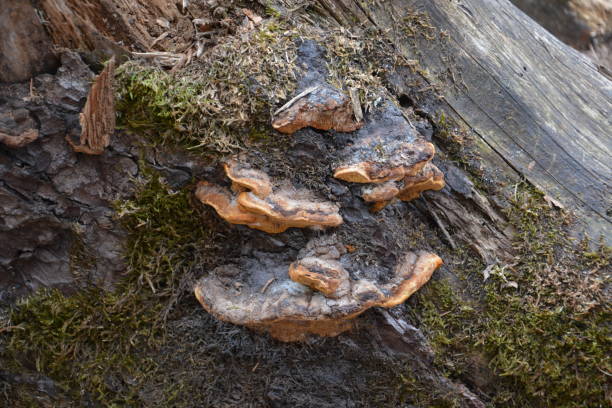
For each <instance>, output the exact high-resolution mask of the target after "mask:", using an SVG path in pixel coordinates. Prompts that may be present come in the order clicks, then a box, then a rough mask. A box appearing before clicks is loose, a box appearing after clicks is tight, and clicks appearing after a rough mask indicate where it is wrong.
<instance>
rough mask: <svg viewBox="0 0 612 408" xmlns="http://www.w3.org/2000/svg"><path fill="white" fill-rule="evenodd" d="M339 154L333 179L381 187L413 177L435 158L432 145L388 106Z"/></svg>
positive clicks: (394, 108)
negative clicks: (380, 184)
mask: <svg viewBox="0 0 612 408" xmlns="http://www.w3.org/2000/svg"><path fill="white" fill-rule="evenodd" d="M353 140H354V142H353V144H351V145H349V146H347V147H346V148H344V149H343V150H342V151H341V153H340V157H341V159H340V163H339V164H338V165H337V166H336V168H335V170H334V177H335V178H337V179H340V180H344V181H348V182H352V183H382V182H385V181H390V180H395V181H399V180H401V179H403V178H404V177H406V176H414V175H415V174H417V173H418V172H419V171H420V170H421V169H422V168H423V167H424V166H425V164H427V163H428V162H429V161H430V160H431V159H432V158H433V156H434V154H435V147H434V145H433V144H431V143H429V142H427V141H426V140H424V139H423V138H421V137H419V136H417V132H416V130H415V129H414V128H413V127H412V126H411V125H410V124H409V123H408V122H407V121H406V119H405V118H404V117H403V116H402V114H401V112H400V111H399V110H398V108H397V107H395V106H394V105H392V104H391V103H387V104H386V105H385V106H384V107H383V108H382V109H380V110H377V111H375V112H373V113H372V115H371V117H370V120H368V122H367V123H366V124H365V126H363V127H362V128H360V129H359V130H358V131H357V132H355V134H354V139H353Z"/></svg>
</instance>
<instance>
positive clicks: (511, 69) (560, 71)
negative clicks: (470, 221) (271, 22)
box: [317, 0, 612, 243]
mask: <svg viewBox="0 0 612 408" xmlns="http://www.w3.org/2000/svg"><path fill="white" fill-rule="evenodd" d="M317 4H319V5H320V6H321V8H322V9H324V10H327V11H328V13H329V15H331V16H332V17H333V18H334V19H335V20H336V21H337V22H338V23H339V24H341V25H345V26H347V27H349V26H350V24H349V22H352V21H359V22H360V23H362V24H374V25H376V26H377V27H378V28H380V29H381V30H383V31H386V32H388V33H389V35H390V36H393V35H394V30H395V29H396V27H397V24H398V21H400V20H401V19H402V17H403V16H404V15H405V14H406V13H408V12H414V11H423V12H427V13H428V15H429V16H430V17H431V24H432V25H433V26H434V27H437V28H438V29H440V30H442V31H444V32H445V33H446V34H445V37H446V39H445V40H444V46H443V52H440V51H441V48H440V47H438V46H433V44H431V41H430V40H429V39H427V38H423V37H417V38H416V44H417V48H418V50H419V55H420V64H421V66H422V67H423V68H424V69H426V70H428V71H429V73H430V74H431V75H426V76H423V77H422V78H423V79H424V80H425V81H426V83H428V84H430V85H432V86H435V87H436V89H437V90H438V91H439V94H440V95H442V96H443V97H444V102H445V103H444V104H443V105H446V106H447V108H448V111H449V114H450V115H452V116H454V117H456V118H457V119H458V120H459V121H460V122H461V123H463V124H464V125H465V126H466V127H467V128H468V129H470V130H471V131H473V132H474V133H475V135H477V137H478V139H479V142H480V143H479V144H480V148H481V153H482V159H483V166H484V167H486V168H488V169H489V170H490V171H492V172H493V173H498V174H501V175H503V176H502V178H503V177H507V178H508V179H509V180H517V179H519V178H521V177H524V178H526V179H527V180H529V182H531V183H532V184H534V185H535V186H537V187H538V188H539V189H540V190H542V191H543V192H544V193H545V194H546V195H547V196H548V197H550V198H551V199H553V200H555V201H556V202H558V203H560V205H562V206H564V207H565V208H566V209H568V210H571V211H574V212H575V214H576V217H577V219H578V222H579V223H580V224H582V226H583V228H584V230H585V231H586V232H588V234H589V235H590V236H591V237H592V238H594V239H598V238H599V237H600V236H603V238H604V240H605V241H606V242H608V243H610V242H612V219H611V210H612V194H610V185H611V184H612V172H611V170H610V157H611V151H610V149H611V147H610V137H611V136H612V119H611V118H612V81H611V78H609V77H607V76H606V74H605V73H601V72H599V71H600V70H599V69H598V67H597V66H596V65H595V64H594V63H593V62H591V61H590V60H589V59H588V58H586V57H585V56H583V55H582V54H580V53H579V52H577V51H575V50H574V49H572V48H570V47H569V46H567V45H565V44H563V43H562V42H561V41H559V40H557V39H556V38H554V37H553V36H552V35H550V34H549V33H548V32H546V30H544V29H543V28H542V27H540V26H538V25H537V24H534V22H533V21H532V20H531V19H530V18H529V17H527V16H526V15H524V14H522V13H520V12H517V10H516V8H514V6H512V4H510V3H509V2H508V1H505V0H494V1H489V0H486V1H485V0H469V1H463V2H460V3H455V2H447V1H436V0H434V1H418V0H411V1H399V0H392V1H388V2H385V3H384V4H382V3H378V2H374V3H368V4H367V5H366V4H365V3H364V2H360V1H351V0H338V1H332V0H320V1H318V2H317ZM396 45H397V47H398V49H399V50H400V51H401V53H402V54H403V55H405V56H407V57H411V56H412V55H413V54H414V50H412V49H411V46H410V44H406V43H400V42H396ZM399 77H400V78H399V82H400V83H399V84H398V86H397V87H396V89H395V92H397V93H399V94H400V95H401V94H406V95H407V96H409V97H411V98H413V99H414V102H416V103H418V102H419V95H418V94H415V93H414V91H413V92H410V90H409V89H408V87H407V86H406V85H405V84H406V82H403V81H402V79H404V80H405V79H407V78H406V77H405V76H404V77H403V78H402V77H401V73H400V75H399ZM402 82H403V83H402ZM403 88H406V89H403ZM398 96H399V95H398ZM450 222H451V223H452V221H450Z"/></svg>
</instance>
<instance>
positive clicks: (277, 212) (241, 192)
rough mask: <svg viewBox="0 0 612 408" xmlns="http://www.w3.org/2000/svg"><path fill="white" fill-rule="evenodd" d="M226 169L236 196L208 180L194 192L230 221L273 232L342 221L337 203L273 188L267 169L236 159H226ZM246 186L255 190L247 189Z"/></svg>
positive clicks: (305, 193)
mask: <svg viewBox="0 0 612 408" xmlns="http://www.w3.org/2000/svg"><path fill="white" fill-rule="evenodd" d="M224 169H225V173H226V174H227V176H228V178H229V179H230V180H232V187H233V190H234V191H235V192H237V193H238V195H237V196H235V195H234V194H232V192H231V191H230V190H229V189H228V188H225V187H221V186H219V185H216V184H213V183H209V182H207V181H200V182H199V183H198V186H197V188H196V192H195V194H196V197H197V198H198V199H199V200H200V201H201V202H202V203H203V204H206V205H210V206H212V207H213V208H214V209H215V211H217V214H219V216H220V217H221V218H223V219H224V220H226V221H227V222H230V223H232V224H241V225H246V226H248V227H250V228H254V229H258V230H261V231H264V232H267V233H270V234H278V233H281V232H284V231H286V230H287V229H288V228H291V227H296V228H305V227H321V228H325V227H336V226H338V225H340V224H342V222H343V220H342V217H341V216H340V213H339V208H338V206H337V205H336V204H334V203H331V202H328V201H323V200H316V199H313V198H312V196H311V194H310V192H309V191H307V190H296V189H293V188H284V189H280V190H278V191H273V187H272V183H271V181H270V179H269V177H268V175H267V174H266V173H264V172H262V171H259V170H255V169H252V168H250V167H249V166H248V165H245V164H242V163H240V162H239V161H238V160H236V159H231V160H229V161H227V162H226V163H225V164H224ZM247 189H250V190H252V191H245V190H247Z"/></svg>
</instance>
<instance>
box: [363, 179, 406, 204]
mask: <svg viewBox="0 0 612 408" xmlns="http://www.w3.org/2000/svg"><path fill="white" fill-rule="evenodd" d="M399 192H400V189H399V188H398V185H397V183H396V182H395V181H387V182H385V183H381V184H374V185H372V186H368V187H366V188H364V189H363V193H362V194H361V197H363V199H364V200H365V201H366V202H369V203H370V202H375V203H377V202H381V201H389V200H391V199H393V198H394V197H395V196H397V195H398V194H399Z"/></svg>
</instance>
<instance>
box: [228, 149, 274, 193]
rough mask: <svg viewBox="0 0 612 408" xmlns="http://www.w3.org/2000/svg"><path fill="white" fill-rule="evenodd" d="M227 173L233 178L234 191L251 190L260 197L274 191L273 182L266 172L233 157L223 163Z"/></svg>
mask: <svg viewBox="0 0 612 408" xmlns="http://www.w3.org/2000/svg"><path fill="white" fill-rule="evenodd" d="M223 168H224V169H225V174H226V175H227V177H228V178H229V179H230V180H232V186H233V189H234V191H236V192H241V191H244V190H245V189H246V190H251V191H252V192H253V193H254V194H255V195H256V196H258V197H266V196H267V195H269V194H270V193H271V192H272V183H271V182H270V178H269V177H268V175H267V174H266V173H264V172H263V171H260V170H256V169H253V168H251V167H249V166H247V165H244V164H241V163H240V161H238V160H237V159H235V158H234V159H231V160H229V161H227V162H226V163H224V164H223Z"/></svg>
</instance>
